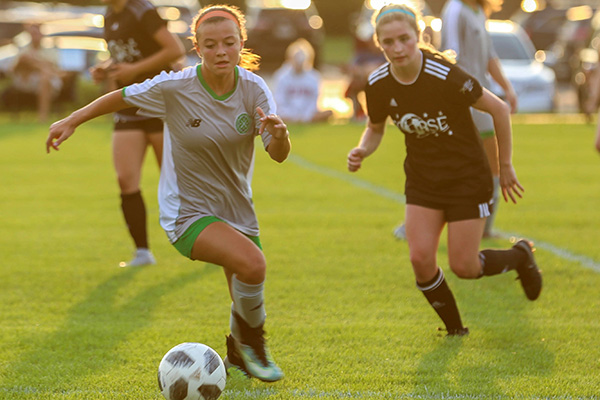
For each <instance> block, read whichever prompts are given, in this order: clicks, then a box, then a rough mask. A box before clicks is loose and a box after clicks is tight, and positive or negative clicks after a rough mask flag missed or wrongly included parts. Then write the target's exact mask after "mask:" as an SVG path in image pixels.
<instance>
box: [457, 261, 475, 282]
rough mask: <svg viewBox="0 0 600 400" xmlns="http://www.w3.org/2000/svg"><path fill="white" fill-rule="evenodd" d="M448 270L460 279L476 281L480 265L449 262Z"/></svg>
mask: <svg viewBox="0 0 600 400" xmlns="http://www.w3.org/2000/svg"><path fill="white" fill-rule="evenodd" d="M450 269H451V270H452V272H454V274H455V275H456V276H458V277H459V278H461V279H476V278H479V277H480V276H481V265H480V264H479V263H476V264H475V263H473V262H465V261H463V262H460V261H459V262H457V261H454V262H452V261H451V262H450Z"/></svg>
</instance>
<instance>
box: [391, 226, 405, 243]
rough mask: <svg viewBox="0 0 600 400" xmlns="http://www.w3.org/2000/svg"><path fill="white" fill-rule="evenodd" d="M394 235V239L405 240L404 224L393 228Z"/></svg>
mask: <svg viewBox="0 0 600 400" xmlns="http://www.w3.org/2000/svg"><path fill="white" fill-rule="evenodd" d="M394 236H395V237H396V239H400V240H406V225H404V224H401V225H398V226H397V227H396V228H394Z"/></svg>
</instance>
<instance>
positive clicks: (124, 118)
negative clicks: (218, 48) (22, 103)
mask: <svg viewBox="0 0 600 400" xmlns="http://www.w3.org/2000/svg"><path fill="white" fill-rule="evenodd" d="M103 2H104V3H106V4H107V5H108V8H107V11H106V15H105V16H104V39H105V40H106V43H107V44H108V50H109V51H110V55H111V57H110V59H109V60H108V61H106V62H104V63H102V64H99V65H96V66H95V67H93V68H91V70H90V72H91V75H92V78H93V79H94V81H95V82H96V83H101V82H102V83H105V84H106V86H107V88H108V89H116V88H118V87H122V86H126V85H129V84H132V83H137V82H142V81H144V80H145V79H147V78H151V77H153V76H155V75H157V74H158V73H160V72H161V71H162V70H170V69H172V65H174V63H175V62H176V61H177V60H178V59H180V58H181V57H182V56H183V54H184V48H183V45H182V44H181V42H180V40H179V39H178V38H177V37H176V36H174V35H173V34H172V33H171V32H169V31H168V29H167V23H166V21H164V20H163V19H161V18H160V16H159V15H158V13H157V11H156V8H155V7H154V6H153V5H152V4H151V3H150V2H149V1H147V0H103ZM137 111H138V109H137V108H128V109H125V110H122V111H119V112H117V113H115V114H114V128H113V131H114V132H113V161H114V166H115V170H116V172H117V180H118V183H119V188H120V191H121V209H122V212H123V216H124V217H125V222H126V224H127V227H128V229H129V233H130V235H131V237H132V239H133V241H134V243H135V246H136V252H135V255H134V257H133V259H132V260H131V261H129V262H121V263H120V266H122V267H126V266H132V267H133V266H141V265H147V264H155V263H156V261H155V259H154V256H153V254H152V252H151V251H150V248H149V244H148V234H147V229H146V219H147V218H146V206H145V204H144V199H143V197H142V193H141V190H140V180H141V174H142V165H143V162H144V156H145V154H146V148H147V147H148V146H149V145H150V146H151V147H152V149H153V150H154V155H155V156H156V161H157V162H158V165H159V167H160V165H161V161H162V146H163V123H162V121H161V120H160V119H157V118H147V117H144V116H141V115H137V114H136V113H137Z"/></svg>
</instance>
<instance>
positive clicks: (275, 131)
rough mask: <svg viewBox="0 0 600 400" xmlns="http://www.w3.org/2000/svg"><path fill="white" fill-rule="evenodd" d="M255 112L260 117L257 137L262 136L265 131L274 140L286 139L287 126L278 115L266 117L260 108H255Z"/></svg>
mask: <svg viewBox="0 0 600 400" xmlns="http://www.w3.org/2000/svg"><path fill="white" fill-rule="evenodd" d="M256 112H257V113H258V115H259V116H260V128H258V134H259V135H262V134H263V132H264V131H265V129H266V130H267V131H268V132H269V133H270V134H271V136H272V137H273V138H275V139H286V138H287V137H288V135H289V134H288V130H287V126H286V124H284V123H283V121H282V119H281V118H280V117H279V116H278V115H275V114H270V115H266V114H265V112H264V111H263V110H262V108H260V107H256Z"/></svg>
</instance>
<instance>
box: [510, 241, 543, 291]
mask: <svg viewBox="0 0 600 400" xmlns="http://www.w3.org/2000/svg"><path fill="white" fill-rule="evenodd" d="M513 248H517V249H520V250H522V251H524V252H525V253H526V254H527V261H526V262H525V263H523V264H521V265H519V266H518V267H517V273H518V274H519V278H518V279H520V280H521V286H523V291H524V292H525V296H527V298H528V299H529V300H531V301H533V300H535V299H537V298H538V297H539V296H540V292H541V291H542V274H541V272H540V270H539V268H538V266H537V264H536V263H535V258H534V257H533V252H534V251H535V250H534V248H533V243H531V242H529V241H528V240H524V239H521V240H519V241H518V242H517V243H516V244H515V245H514V246H513Z"/></svg>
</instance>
